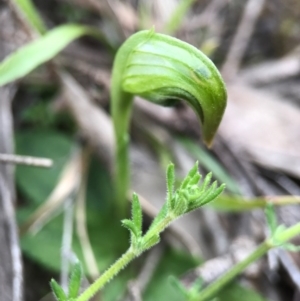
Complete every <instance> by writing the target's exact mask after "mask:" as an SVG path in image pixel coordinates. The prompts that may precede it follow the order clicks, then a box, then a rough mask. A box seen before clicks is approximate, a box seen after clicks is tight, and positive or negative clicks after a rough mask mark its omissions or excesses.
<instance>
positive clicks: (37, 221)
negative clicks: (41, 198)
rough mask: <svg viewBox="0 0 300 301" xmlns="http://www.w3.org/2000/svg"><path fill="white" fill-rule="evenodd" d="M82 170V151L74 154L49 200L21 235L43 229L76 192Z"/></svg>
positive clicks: (31, 217)
mask: <svg viewBox="0 0 300 301" xmlns="http://www.w3.org/2000/svg"><path fill="white" fill-rule="evenodd" d="M81 170H82V159H81V151H80V150H76V151H74V152H73V154H72V156H71V158H70V160H69V162H68V163H67V164H66V166H65V167H64V169H63V172H62V174H61V176H60V179H59V181H58V183H57V185H56V187H55V188H54V190H53V191H52V193H51V195H50V196H49V197H48V199H47V200H46V201H45V202H44V203H43V204H42V205H41V206H40V207H39V208H38V209H37V210H36V211H35V212H34V213H33V214H32V215H31V216H30V218H29V219H28V220H27V221H26V222H25V223H24V224H23V225H22V226H21V233H23V234H24V233H25V232H27V231H29V230H30V231H34V232H37V231H38V230H40V228H41V227H43V226H44V225H45V224H46V223H47V222H48V221H49V219H51V217H52V216H53V215H55V213H56V212H57V210H59V209H61V208H62V205H63V204H64V202H65V201H66V199H67V198H68V197H70V196H71V195H72V194H73V193H74V192H76V190H77V187H78V184H79V181H80V177H81Z"/></svg>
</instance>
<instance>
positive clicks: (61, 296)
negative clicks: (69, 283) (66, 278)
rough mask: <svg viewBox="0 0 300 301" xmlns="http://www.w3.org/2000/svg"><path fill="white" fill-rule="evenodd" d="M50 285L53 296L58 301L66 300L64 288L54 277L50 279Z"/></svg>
mask: <svg viewBox="0 0 300 301" xmlns="http://www.w3.org/2000/svg"><path fill="white" fill-rule="evenodd" d="M50 286H51V289H52V291H53V294H54V296H55V298H56V299H57V300H58V301H66V300H67V296H66V294H65V292H64V290H63V289H62V287H61V286H60V285H59V284H58V283H57V282H56V281H55V280H54V279H51V281H50Z"/></svg>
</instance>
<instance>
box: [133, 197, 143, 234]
mask: <svg viewBox="0 0 300 301" xmlns="http://www.w3.org/2000/svg"><path fill="white" fill-rule="evenodd" d="M132 221H133V223H134V225H135V227H136V230H137V237H140V236H141V235H142V224H143V212H142V207H141V204H140V200H139V197H138V195H137V194H136V193H134V194H133V196H132Z"/></svg>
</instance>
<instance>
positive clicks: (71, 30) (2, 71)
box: [0, 24, 93, 86]
mask: <svg viewBox="0 0 300 301" xmlns="http://www.w3.org/2000/svg"><path fill="white" fill-rule="evenodd" d="M92 33H93V30H92V29H91V28H90V27H87V26H82V25H75V24H67V25H61V26H59V27H56V28H54V29H52V30H51V31H49V32H48V33H47V34H45V35H44V36H42V37H40V38H38V39H37V40H35V41H33V42H31V43H29V44H27V45H25V46H23V47H21V48H19V49H18V50H17V51H15V52H14V53H12V54H11V55H9V56H8V57H7V58H5V59H4V61H2V62H1V64H0V86H2V85H5V84H8V83H9V82H12V81H14V80H16V79H19V78H21V77H23V76H25V75H27V74H28V73H30V72H31V71H32V70H34V69H35V68H36V67H38V66H39V65H41V64H43V63H45V62H47V61H49V60H51V59H52V58H54V57H55V56H56V55H57V54H58V53H59V52H60V51H62V50H63V49H64V48H65V47H66V46H67V45H68V44H70V43H71V42H72V41H74V40H75V39H78V38H80V37H81V36H83V35H86V34H92Z"/></svg>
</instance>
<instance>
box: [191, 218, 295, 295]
mask: <svg viewBox="0 0 300 301" xmlns="http://www.w3.org/2000/svg"><path fill="white" fill-rule="evenodd" d="M297 235H300V223H297V224H296V225H294V226H292V227H290V228H288V229H286V230H284V231H282V232H280V233H278V234H277V235H276V237H272V238H269V239H267V240H266V241H265V242H263V243H262V244H261V245H260V246H258V248H257V249H256V250H255V251H253V253H252V254H250V255H249V256H248V257H247V258H246V259H244V260H243V261H241V262H239V263H238V264H237V265H235V266H234V267H233V268H232V269H231V270H229V271H228V272H227V273H225V274H224V275H223V276H221V277H220V278H219V279H218V280H216V281H215V282H214V283H212V284H211V285H209V286H208V287H207V288H205V289H204V290H202V291H201V292H200V293H199V296H198V297H196V298H193V299H192V300H190V301H206V300H210V299H211V298H213V297H214V296H215V295H216V294H217V293H218V292H219V291H220V290H221V289H222V288H223V287H224V286H226V285H227V284H228V283H230V282H231V281H232V280H233V279H234V278H235V277H236V276H238V275H239V274H240V273H242V271H243V270H245V268H247V267H248V266H249V265H250V264H251V263H253V262H255V261H257V260H258V259H259V258H261V257H262V256H263V255H265V254H266V253H267V252H268V251H269V250H270V249H272V248H275V247H280V246H281V245H283V244H284V243H286V242H288V241H289V240H290V239H292V238H294V237H295V236H297Z"/></svg>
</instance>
